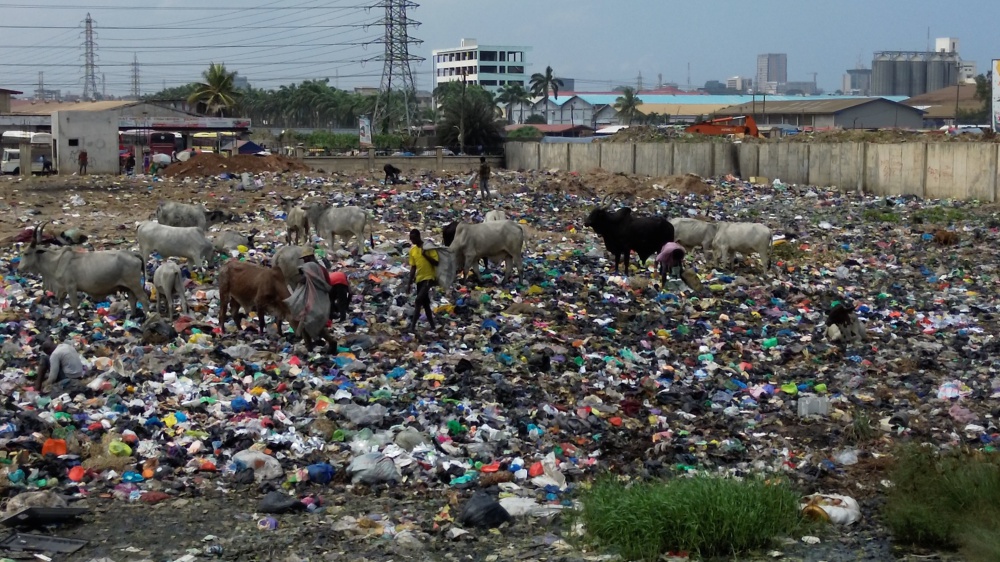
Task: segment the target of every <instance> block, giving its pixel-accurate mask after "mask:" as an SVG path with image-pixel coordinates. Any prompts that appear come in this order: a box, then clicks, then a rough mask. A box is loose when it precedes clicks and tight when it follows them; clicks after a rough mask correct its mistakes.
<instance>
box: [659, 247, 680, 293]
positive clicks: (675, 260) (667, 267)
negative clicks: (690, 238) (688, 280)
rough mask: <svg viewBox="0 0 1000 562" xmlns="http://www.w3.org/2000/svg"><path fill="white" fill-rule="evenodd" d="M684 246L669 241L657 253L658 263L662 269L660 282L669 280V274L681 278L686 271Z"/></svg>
mask: <svg viewBox="0 0 1000 562" xmlns="http://www.w3.org/2000/svg"><path fill="white" fill-rule="evenodd" d="M684 254H685V251H684V247H683V246H681V245H680V244H678V243H676V242H667V243H666V244H664V245H663V248H662V249H660V253H659V254H657V255H656V263H657V265H658V266H659V269H660V282H661V283H666V282H667V274H668V273H669V274H670V276H671V277H673V278H675V279H679V278H680V277H681V272H683V271H684Z"/></svg>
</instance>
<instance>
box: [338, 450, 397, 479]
mask: <svg viewBox="0 0 1000 562" xmlns="http://www.w3.org/2000/svg"><path fill="white" fill-rule="evenodd" d="M347 472H348V473H350V474H351V483H352V484H357V483H358V482H361V483H362V484H369V485H371V484H380V483H383V482H399V481H400V480H401V479H402V475H401V474H400V473H399V469H398V468H396V464H395V463H394V462H392V459H390V458H389V457H387V456H385V455H383V454H382V453H367V454H364V455H361V456H360V457H356V458H355V459H354V460H353V461H351V464H350V465H349V466H348V467H347Z"/></svg>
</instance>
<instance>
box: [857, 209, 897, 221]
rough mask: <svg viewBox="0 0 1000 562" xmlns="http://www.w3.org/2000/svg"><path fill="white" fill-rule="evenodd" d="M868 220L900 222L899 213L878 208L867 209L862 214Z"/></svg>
mask: <svg viewBox="0 0 1000 562" xmlns="http://www.w3.org/2000/svg"><path fill="white" fill-rule="evenodd" d="M861 216H862V217H864V219H865V220H866V221H871V222H899V214H897V213H893V212H892V211H879V210H878V209H865V212H864V213H862V215H861Z"/></svg>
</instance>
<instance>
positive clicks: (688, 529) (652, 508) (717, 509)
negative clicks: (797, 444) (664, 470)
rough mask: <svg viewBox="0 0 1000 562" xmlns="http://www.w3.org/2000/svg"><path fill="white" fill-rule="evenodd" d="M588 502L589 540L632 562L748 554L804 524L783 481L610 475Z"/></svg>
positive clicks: (585, 514) (584, 516)
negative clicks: (671, 555)
mask: <svg viewBox="0 0 1000 562" xmlns="http://www.w3.org/2000/svg"><path fill="white" fill-rule="evenodd" d="M582 502H583V509H582V510H581V512H580V518H581V519H582V521H583V523H584V526H585V528H586V531H587V537H588V538H589V540H591V541H592V542H593V543H594V544H596V545H597V546H599V547H602V548H610V549H612V550H614V551H616V552H618V553H619V554H620V555H622V556H623V557H625V558H626V559H628V560H656V559H657V558H658V557H659V556H660V555H661V554H663V553H666V552H672V551H673V552H676V551H687V552H690V553H692V554H697V555H700V556H703V557H711V556H733V555H740V554H745V553H748V552H751V551H755V550H759V549H762V548H764V547H766V546H768V544H769V543H770V542H771V541H772V540H773V539H774V538H775V537H777V536H779V535H787V534H788V533H791V532H792V531H794V530H796V529H797V528H798V527H799V525H801V518H800V516H799V503H798V502H799V495H798V494H796V493H795V492H794V491H793V490H792V489H791V488H790V487H789V486H788V485H787V483H786V482H784V481H780V480H771V481H768V482H765V481H764V480H762V479H757V478H754V479H746V480H742V481H741V480H734V479H724V478H713V477H707V476H699V477H695V478H677V479H673V480H669V481H657V482H634V483H631V484H626V483H623V482H621V481H619V480H616V479H614V478H606V479H602V480H599V481H598V482H596V483H595V484H594V485H593V487H591V489H589V490H587V491H586V492H585V493H584V494H583V496H582Z"/></svg>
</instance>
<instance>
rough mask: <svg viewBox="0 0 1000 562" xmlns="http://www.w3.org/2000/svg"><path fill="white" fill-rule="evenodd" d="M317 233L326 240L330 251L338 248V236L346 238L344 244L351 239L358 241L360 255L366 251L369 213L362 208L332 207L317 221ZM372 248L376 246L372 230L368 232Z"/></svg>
mask: <svg viewBox="0 0 1000 562" xmlns="http://www.w3.org/2000/svg"><path fill="white" fill-rule="evenodd" d="M315 224H316V232H317V234H319V235H320V236H322V237H323V238H325V239H326V241H327V244H329V245H330V251H334V250H335V249H336V248H335V246H336V241H337V236H342V237H343V238H344V244H345V245H346V244H347V241H348V240H350V239H351V237H354V236H356V237H357V239H358V255H361V254H362V253H363V251H364V242H363V240H364V235H365V227H366V226H368V213H366V212H365V210H364V209H362V208H361V207H354V206H351V207H330V208H328V209H326V210H325V211H323V214H321V215H320V216H319V218H318V219H316V222H315ZM368 236H369V239H370V240H371V243H372V246H373V247H374V246H375V238H374V236H373V235H372V232H371V230H369V231H368Z"/></svg>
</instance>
